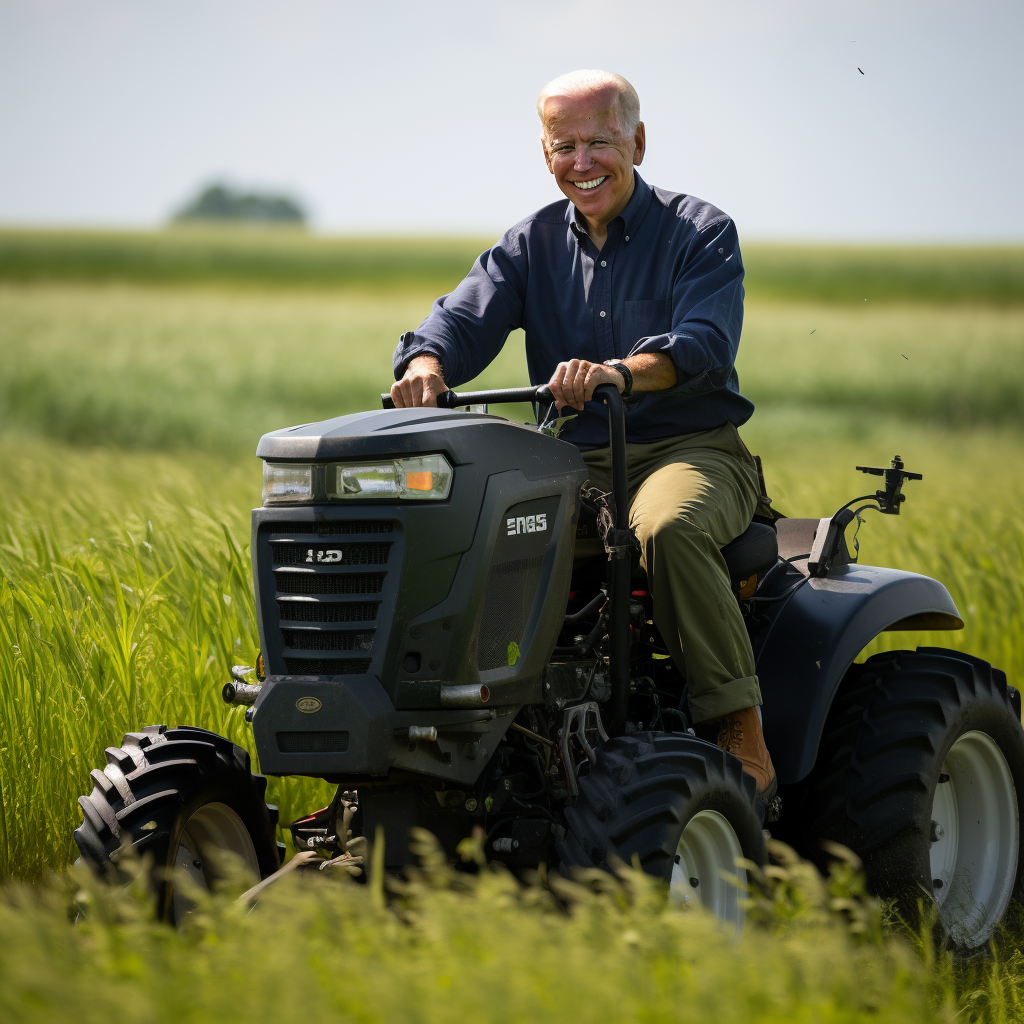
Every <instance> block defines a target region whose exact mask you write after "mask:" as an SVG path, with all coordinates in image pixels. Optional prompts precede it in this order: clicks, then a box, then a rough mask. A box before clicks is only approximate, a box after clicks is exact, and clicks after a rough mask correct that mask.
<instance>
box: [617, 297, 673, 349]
mask: <svg viewBox="0 0 1024 1024" xmlns="http://www.w3.org/2000/svg"><path fill="white" fill-rule="evenodd" d="M671 329H672V308H671V303H670V302H669V300H668V299H627V300H626V301H625V302H624V303H623V309H622V338H621V339H620V342H621V344H620V346H619V348H620V350H621V353H622V355H623V356H625V355H628V353H629V351H630V349H632V348H633V346H634V345H635V344H636V343H637V342H638V341H639V340H640V339H641V338H649V337H651V336H652V335H657V334H667V333H668V332H669V331H670V330H671Z"/></svg>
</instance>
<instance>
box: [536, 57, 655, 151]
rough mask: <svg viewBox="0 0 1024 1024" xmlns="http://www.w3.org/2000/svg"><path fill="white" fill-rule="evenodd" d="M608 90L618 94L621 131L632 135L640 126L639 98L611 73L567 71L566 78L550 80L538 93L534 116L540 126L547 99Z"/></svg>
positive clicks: (625, 82)
mask: <svg viewBox="0 0 1024 1024" xmlns="http://www.w3.org/2000/svg"><path fill="white" fill-rule="evenodd" d="M609 86H611V87H612V88H613V89H616V90H617V91H618V100H619V112H620V113H621V114H622V121H623V124H622V128H623V131H625V133H626V134H627V135H632V134H633V133H634V132H635V131H636V127H637V125H638V124H639V123H640V97H639V96H638V95H637V94H636V89H634V88H633V86H632V85H630V84H629V82H627V81H626V79H625V78H623V77H622V75H617V74H615V72H613V71H598V70H596V69H593V68H591V69H586V70H582V71H570V72H569V73H568V74H566V75H559V76H558V77H557V78H553V79H552V80H551V81H550V82H548V84H547V85H545V86H544V88H543V89H541V91H540V95H539V96H538V97H537V116H538V117H539V118H540V123H541V126H542V128H543V125H544V104H545V103H546V102H547V101H548V99H549V98H550V97H551V96H582V95H584V94H585V93H588V92H590V91H591V90H593V89H604V88H608V87H609Z"/></svg>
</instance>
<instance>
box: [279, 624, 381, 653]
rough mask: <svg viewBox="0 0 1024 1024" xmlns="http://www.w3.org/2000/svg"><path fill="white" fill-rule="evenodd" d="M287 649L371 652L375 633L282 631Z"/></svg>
mask: <svg viewBox="0 0 1024 1024" xmlns="http://www.w3.org/2000/svg"><path fill="white" fill-rule="evenodd" d="M281 635H282V637H283V638H284V645H285V647H290V648H291V649H292V650H293V651H369V650H370V649H371V648H372V647H373V637H374V634H373V631H372V630H371V631H369V632H364V633H356V632H354V631H353V630H345V631H342V630H339V629H331V630H324V631H323V632H320V631H319V630H318V631H317V632H313V631H306V630H301V629H282V630H281Z"/></svg>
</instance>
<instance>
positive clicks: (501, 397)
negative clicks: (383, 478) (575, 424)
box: [380, 386, 551, 409]
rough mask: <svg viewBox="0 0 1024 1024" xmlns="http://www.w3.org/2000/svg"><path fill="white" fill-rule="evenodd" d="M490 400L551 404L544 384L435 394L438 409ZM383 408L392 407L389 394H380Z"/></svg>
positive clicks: (392, 402) (453, 407)
mask: <svg viewBox="0 0 1024 1024" xmlns="http://www.w3.org/2000/svg"><path fill="white" fill-rule="evenodd" d="M491 402H538V403H540V404H541V405H543V406H545V407H547V406H549V405H550V404H551V392H550V391H548V389H547V387H546V386H541V387H538V388H499V389H498V390H497V391H463V392H458V391H444V392H442V393H441V394H440V395H438V396H437V407H438V408H439V409H458V408H459V407H460V406H464V405H489V404H490V403H491ZM380 404H381V406H382V408H384V409H394V408H395V402H394V399H393V398H392V397H391V395H390V394H382V395H381V396H380Z"/></svg>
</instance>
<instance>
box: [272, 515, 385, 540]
mask: <svg viewBox="0 0 1024 1024" xmlns="http://www.w3.org/2000/svg"><path fill="white" fill-rule="evenodd" d="M266 529H267V532H268V533H275V534H283V535H284V536H293V537H297V536H298V535H299V534H303V535H305V534H309V533H311V534H314V535H315V536H317V537H338V536H341V535H342V534H345V533H394V532H395V524H394V523H393V522H390V521H389V520H387V519H335V520H333V521H332V522H325V523H271V524H270V525H269V527H266Z"/></svg>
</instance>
